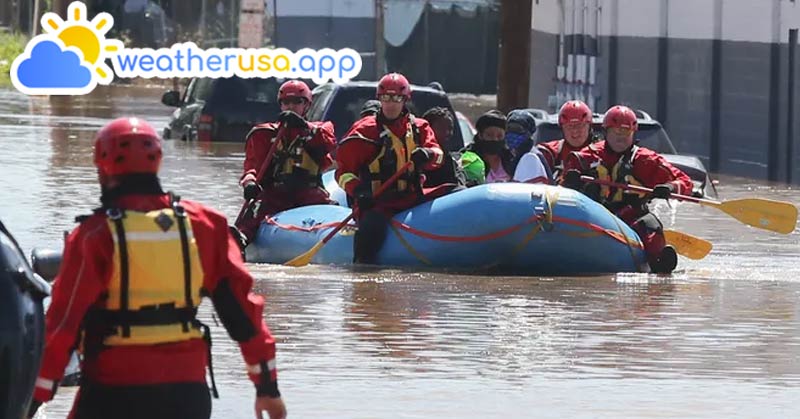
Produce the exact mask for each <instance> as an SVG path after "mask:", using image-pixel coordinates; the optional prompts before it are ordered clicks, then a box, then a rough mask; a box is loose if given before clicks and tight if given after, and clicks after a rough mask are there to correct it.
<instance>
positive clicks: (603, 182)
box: [581, 176, 722, 206]
mask: <svg viewBox="0 0 800 419" xmlns="http://www.w3.org/2000/svg"><path fill="white" fill-rule="evenodd" d="M581 180H582V181H584V182H589V183H597V184H600V185H605V186H611V187H612V188H619V189H628V190H631V191H636V192H644V193H652V192H653V190H652V189H650V188H645V187H644V186H639V185H631V184H627V183H617V182H612V181H610V180H602V179H595V178H593V177H591V176H581ZM669 196H670V198H675V199H677V200H679V201H689V202H696V203H698V204H708V205H714V206H719V205H722V203H721V202H717V201H712V200H710V199H703V198H695V197H693V196H687V195H679V194H676V193H671V194H669Z"/></svg>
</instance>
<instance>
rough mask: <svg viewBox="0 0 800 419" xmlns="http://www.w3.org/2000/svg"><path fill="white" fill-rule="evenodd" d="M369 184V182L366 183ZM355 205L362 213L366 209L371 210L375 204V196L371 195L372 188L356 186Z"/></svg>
mask: <svg viewBox="0 0 800 419" xmlns="http://www.w3.org/2000/svg"><path fill="white" fill-rule="evenodd" d="M367 186H369V184H367ZM355 198H356V206H358V209H359V210H360V211H361V213H362V214H363V213H364V212H366V211H369V210H371V209H372V208H373V207H374V206H375V198H373V197H372V190H371V189H369V188H368V187H362V186H361V185H359V187H358V188H356V197H355Z"/></svg>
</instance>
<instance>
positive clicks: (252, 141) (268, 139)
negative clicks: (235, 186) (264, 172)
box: [239, 127, 274, 185]
mask: <svg viewBox="0 0 800 419" xmlns="http://www.w3.org/2000/svg"><path fill="white" fill-rule="evenodd" d="M273 137H274V132H273V131H271V130H269V129H265V128H259V127H256V128H254V129H253V130H252V131H250V134H248V136H247V140H246V143H245V149H244V153H245V156H244V170H243V171H242V176H241V178H240V181H239V183H240V184H242V185H243V184H244V183H245V182H246V181H250V180H253V181H255V180H256V177H257V176H258V171H259V170H261V166H262V165H263V164H264V159H266V158H267V153H269V149H270V147H272V138H273Z"/></svg>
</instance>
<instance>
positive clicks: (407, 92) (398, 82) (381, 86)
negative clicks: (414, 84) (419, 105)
mask: <svg viewBox="0 0 800 419" xmlns="http://www.w3.org/2000/svg"><path fill="white" fill-rule="evenodd" d="M386 94H388V95H403V96H405V97H406V99H411V85H410V84H408V79H406V78H405V76H403V75H402V74H400V73H389V74H387V75H385V76H383V77H381V80H380V81H379V82H378V92H377V95H376V96H380V95H386Z"/></svg>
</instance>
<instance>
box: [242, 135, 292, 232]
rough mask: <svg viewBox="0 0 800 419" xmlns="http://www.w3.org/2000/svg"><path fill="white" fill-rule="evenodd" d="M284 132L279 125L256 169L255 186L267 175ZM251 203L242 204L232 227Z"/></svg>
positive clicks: (250, 201)
mask: <svg viewBox="0 0 800 419" xmlns="http://www.w3.org/2000/svg"><path fill="white" fill-rule="evenodd" d="M285 131H286V127H284V126H283V125H281V126H280V129H278V133H277V134H275V137H273V138H272V140H273V141H272V145H271V146H270V148H269V151H268V152H267V157H266V158H265V159H264V162H263V163H261V167H260V168H259V169H258V173H257V174H256V183H257V184H260V183H261V179H263V178H264V174H265V173H267V169H268V168H269V166H270V163H272V156H274V155H275V150H277V149H278V141H281V139H282V137H283V134H284V133H285ZM253 201H255V198H254V199H250V200H248V201H245V203H244V204H242V209H240V210H239V215H238V216H237V217H236V222H235V223H233V225H236V226H238V225H239V223H240V222H241V221H242V218H244V214H245V212H247V208H249V207H250V205H252V203H253Z"/></svg>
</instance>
